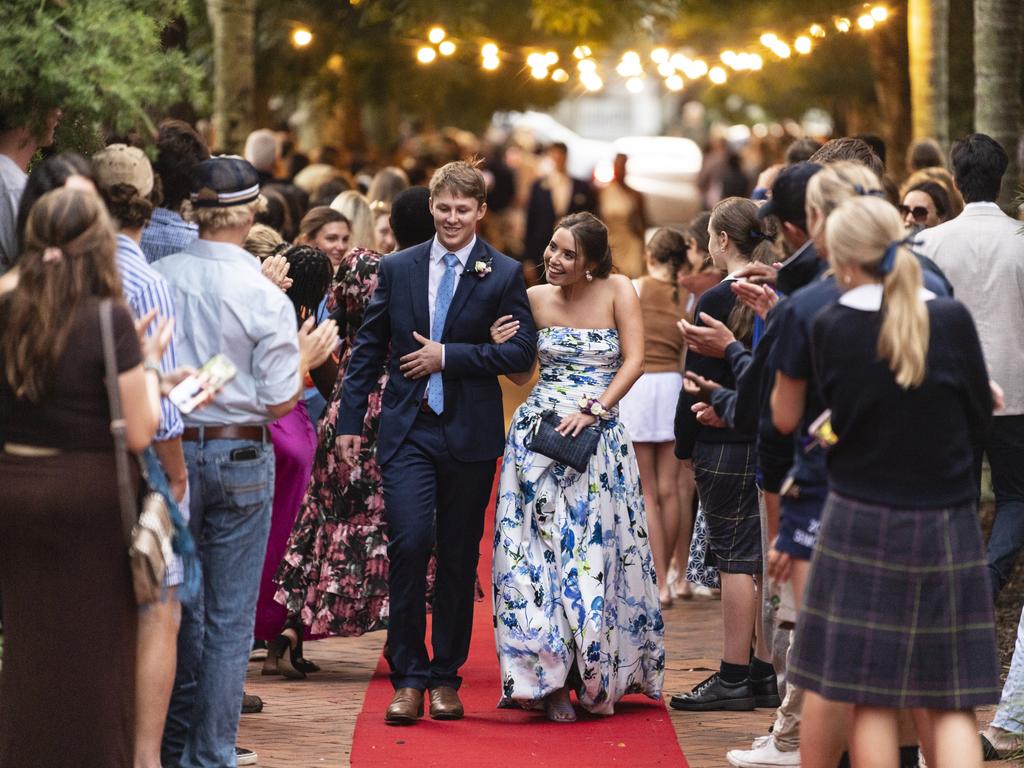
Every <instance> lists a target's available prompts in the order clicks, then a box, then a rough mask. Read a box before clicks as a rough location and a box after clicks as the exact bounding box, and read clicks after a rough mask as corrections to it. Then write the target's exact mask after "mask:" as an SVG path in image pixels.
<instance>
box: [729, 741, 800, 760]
mask: <svg viewBox="0 0 1024 768" xmlns="http://www.w3.org/2000/svg"><path fill="white" fill-rule="evenodd" d="M725 759H726V760H728V761H729V765H732V766H735V768H776V767H777V766H786V768H800V753H799V752H781V751H780V750H779V748H778V747H776V746H775V739H773V738H772V737H771V736H768V737H767V738H766V740H765V741H764V742H762V743H760V744H758V745H757V746H756V747H754V748H753V749H745V750H744V749H734V750H732V751H731V752H729V753H728V754H727V755H726V756H725Z"/></svg>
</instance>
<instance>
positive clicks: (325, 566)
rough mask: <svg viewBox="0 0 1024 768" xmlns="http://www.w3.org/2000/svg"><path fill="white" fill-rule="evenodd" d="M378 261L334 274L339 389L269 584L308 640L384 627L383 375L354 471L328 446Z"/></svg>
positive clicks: (351, 260) (347, 262)
mask: <svg viewBox="0 0 1024 768" xmlns="http://www.w3.org/2000/svg"><path fill="white" fill-rule="evenodd" d="M380 259H381V257H380V255H378V254H376V253H374V252H373V251H368V250H366V249H364V248H356V249H353V250H352V251H349V253H347V254H346V255H345V257H344V258H343V259H342V262H341V265H340V266H339V268H338V274H337V280H336V285H335V288H334V294H333V299H332V301H333V303H334V304H335V306H334V307H332V308H331V309H332V314H331V316H332V317H334V318H335V319H336V320H337V321H338V326H339V328H338V330H339V334H340V336H341V348H340V350H339V352H340V356H341V359H340V362H339V372H338V384H337V385H336V386H335V388H334V392H333V394H332V395H331V402H330V404H329V405H328V406H327V410H326V411H325V413H324V415H323V417H322V418H321V419H320V423H319V425H318V428H317V434H318V436H319V440H318V446H317V452H316V460H315V463H314V465H313V476H312V479H311V481H310V484H309V489H308V491H307V492H306V498H305V501H304V502H303V505H302V510H301V512H300V513H299V517H298V519H297V520H296V522H295V527H294V529H293V530H292V535H291V538H290V539H289V541H288V547H287V549H286V551H285V555H284V559H283V560H282V561H281V565H280V567H279V568H278V570H277V575H276V576H275V577H274V581H275V582H277V584H278V586H279V589H278V591H277V594H276V596H275V599H276V600H277V601H278V602H279V603H282V604H283V605H284V606H285V607H286V608H287V609H288V613H289V615H300V617H301V621H302V624H304V625H305V626H306V627H308V628H309V635H310V636H313V637H316V636H325V635H343V636H348V635H361V634H363V633H364V632H370V631H373V630H376V629H381V628H382V627H384V626H386V624H385V623H384V622H385V620H386V617H387V599H388V578H387V576H388V567H387V539H386V537H385V532H384V520H383V512H384V494H383V490H382V488H381V480H380V468H379V467H378V466H377V462H376V460H375V458H374V456H375V455H376V450H377V429H378V426H379V422H380V398H381V392H382V391H383V390H384V385H385V384H386V383H387V372H386V369H385V368H383V367H382V368H381V373H380V379H379V380H378V383H377V388H376V389H375V390H374V391H373V392H371V393H370V400H369V405H368V407H367V409H366V418H365V420H364V421H363V444H362V452H361V453H360V458H359V466H358V467H356V468H354V469H350V468H349V467H348V465H347V464H345V462H343V461H342V460H341V459H340V458H339V457H338V455H337V452H336V448H335V441H334V438H335V422H336V421H337V418H338V404H339V402H340V400H341V382H342V380H343V379H344V376H345V369H346V367H347V365H348V360H349V358H350V357H351V355H352V348H353V345H354V343H355V337H356V333H357V332H358V331H359V326H360V324H361V323H362V320H363V313H364V312H365V311H366V306H367V304H369V301H370V298H371V297H372V296H373V292H374V290H376V288H377V265H378V263H379V262H380Z"/></svg>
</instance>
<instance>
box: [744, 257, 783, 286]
mask: <svg viewBox="0 0 1024 768" xmlns="http://www.w3.org/2000/svg"><path fill="white" fill-rule="evenodd" d="M781 266H782V265H781V264H772V265H770V266H769V265H768V264H762V263H761V262H759V261H753V262H751V263H750V264H747V266H745V267H743V269H741V270H739V271H738V272H736V274H735V277H739V278H746V280H747V282H748V283H753V284H754V285H775V280H776V278H777V277H778V274H779V267H781Z"/></svg>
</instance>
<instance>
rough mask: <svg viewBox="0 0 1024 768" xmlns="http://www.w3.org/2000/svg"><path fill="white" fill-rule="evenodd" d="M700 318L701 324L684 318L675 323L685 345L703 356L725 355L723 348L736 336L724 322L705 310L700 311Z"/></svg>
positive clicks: (734, 339)
mask: <svg viewBox="0 0 1024 768" xmlns="http://www.w3.org/2000/svg"><path fill="white" fill-rule="evenodd" d="M700 319H701V322H702V323H704V325H703V326H699V325H693V324H692V323H688V322H686V320H680V321H679V322H678V323H676V325H677V326H678V328H679V332H680V333H681V334H682V335H683V339H685V340H686V346H688V347H689V348H690V349H691V350H693V351H694V352H696V353H697V354H698V355H704V357H725V348H726V347H727V346H729V345H730V344H732V343H733V342H734V341H736V337H735V336H734V335H733V333H732V331H730V330H729V328H728V326H726V324H725V323H723V322H720V321H718V320H715V318H713V317H712V316H711V315H709V314H708V313H707V312H701V313H700Z"/></svg>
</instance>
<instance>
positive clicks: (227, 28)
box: [206, 0, 256, 154]
mask: <svg viewBox="0 0 1024 768" xmlns="http://www.w3.org/2000/svg"><path fill="white" fill-rule="evenodd" d="M206 13H207V15H208V16H209V19H210V26H211V27H212V29H213V51H214V53H213V128H214V132H215V138H216V144H217V148H218V149H220V150H222V151H226V152H237V153H239V154H241V151H242V146H243V144H244V143H245V137H246V136H248V134H249V132H250V131H251V130H252V129H253V115H254V111H255V110H254V103H253V93H254V81H255V60H254V54H253V51H254V42H255V35H256V0H206Z"/></svg>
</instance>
